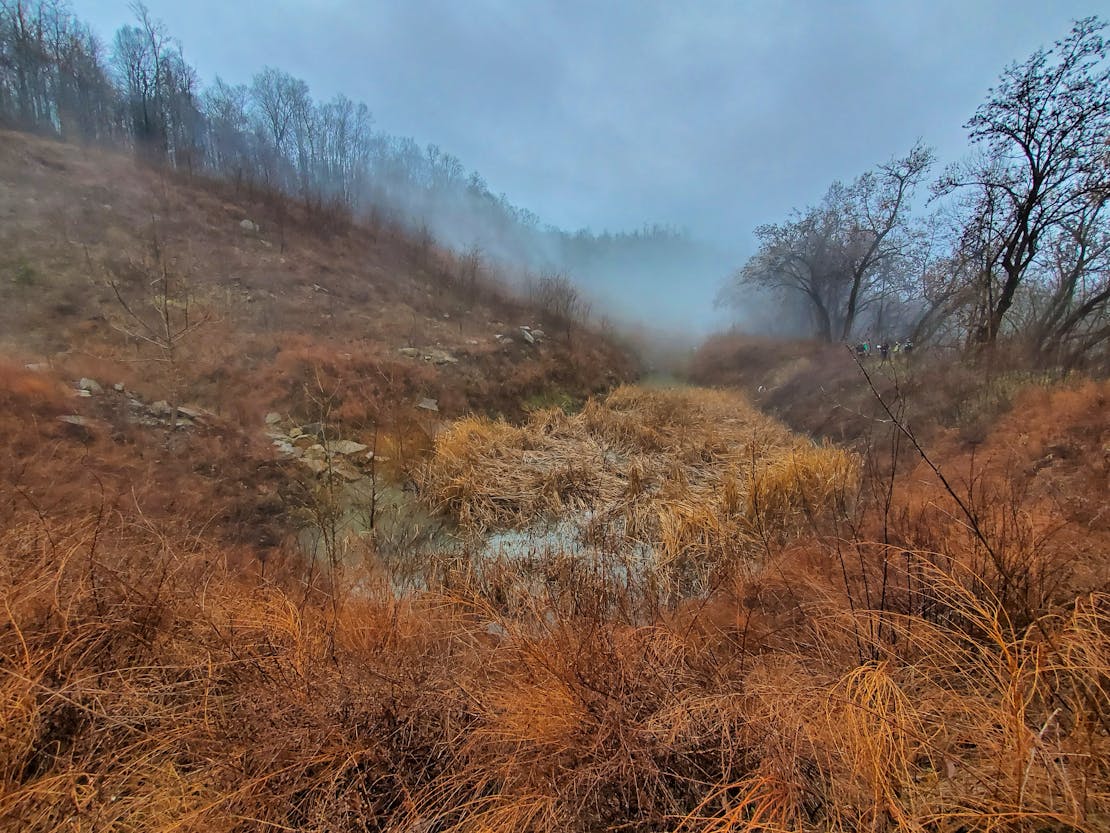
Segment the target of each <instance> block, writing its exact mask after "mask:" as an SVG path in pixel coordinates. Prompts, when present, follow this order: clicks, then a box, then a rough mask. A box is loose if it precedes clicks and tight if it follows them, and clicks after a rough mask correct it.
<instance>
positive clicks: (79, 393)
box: [73, 390, 92, 398]
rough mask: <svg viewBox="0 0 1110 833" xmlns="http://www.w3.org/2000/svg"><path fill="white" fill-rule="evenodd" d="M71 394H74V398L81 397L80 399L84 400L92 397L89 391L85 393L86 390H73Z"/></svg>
mask: <svg viewBox="0 0 1110 833" xmlns="http://www.w3.org/2000/svg"><path fill="white" fill-rule="evenodd" d="M73 394H74V396H82V397H85V398H88V397H90V396H92V394H91V393H89V391H87V390H75V391H74V392H73Z"/></svg>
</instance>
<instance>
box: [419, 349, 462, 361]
mask: <svg viewBox="0 0 1110 833" xmlns="http://www.w3.org/2000/svg"><path fill="white" fill-rule="evenodd" d="M424 358H425V359H427V360H428V361H430V362H432V363H433V364H458V363H459V360H458V359H457V358H455V357H454V356H452V355H451V354H450V353H448V352H447V351H446V350H431V351H429V353H428V355H426V356H425V357H424Z"/></svg>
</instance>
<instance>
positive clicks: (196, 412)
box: [177, 405, 211, 422]
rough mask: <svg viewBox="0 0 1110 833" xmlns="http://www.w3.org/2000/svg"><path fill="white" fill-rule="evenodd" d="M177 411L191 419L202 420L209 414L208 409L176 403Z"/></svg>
mask: <svg viewBox="0 0 1110 833" xmlns="http://www.w3.org/2000/svg"><path fill="white" fill-rule="evenodd" d="M177 412H178V413H179V414H181V415H182V416H185V417H188V418H189V419H192V420H197V421H199V422H203V421H204V420H205V419H206V418H207V417H209V416H211V414H210V413H209V412H208V411H205V410H204V409H202V408H194V407H192V406H190V405H178V406H177Z"/></svg>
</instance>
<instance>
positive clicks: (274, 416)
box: [266, 411, 281, 425]
mask: <svg viewBox="0 0 1110 833" xmlns="http://www.w3.org/2000/svg"><path fill="white" fill-rule="evenodd" d="M279 422H281V414H279V413H278V412H277V411H270V413H268V414H266V424H267V425H277V424H278V423H279Z"/></svg>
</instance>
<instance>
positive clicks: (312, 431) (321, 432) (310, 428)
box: [301, 422, 339, 441]
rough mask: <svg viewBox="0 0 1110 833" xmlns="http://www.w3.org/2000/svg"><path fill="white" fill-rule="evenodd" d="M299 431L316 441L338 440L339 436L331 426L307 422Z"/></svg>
mask: <svg viewBox="0 0 1110 833" xmlns="http://www.w3.org/2000/svg"><path fill="white" fill-rule="evenodd" d="M301 431H303V432H304V433H305V434H308V435H309V436H310V437H315V438H316V440H317V441H320V440H326V439H333V440H338V439H339V434H338V433H337V432H336V430H335V428H334V427H333V426H331V425H325V424H324V423H322V422H309V423H307V424H305V425H302V426H301Z"/></svg>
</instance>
